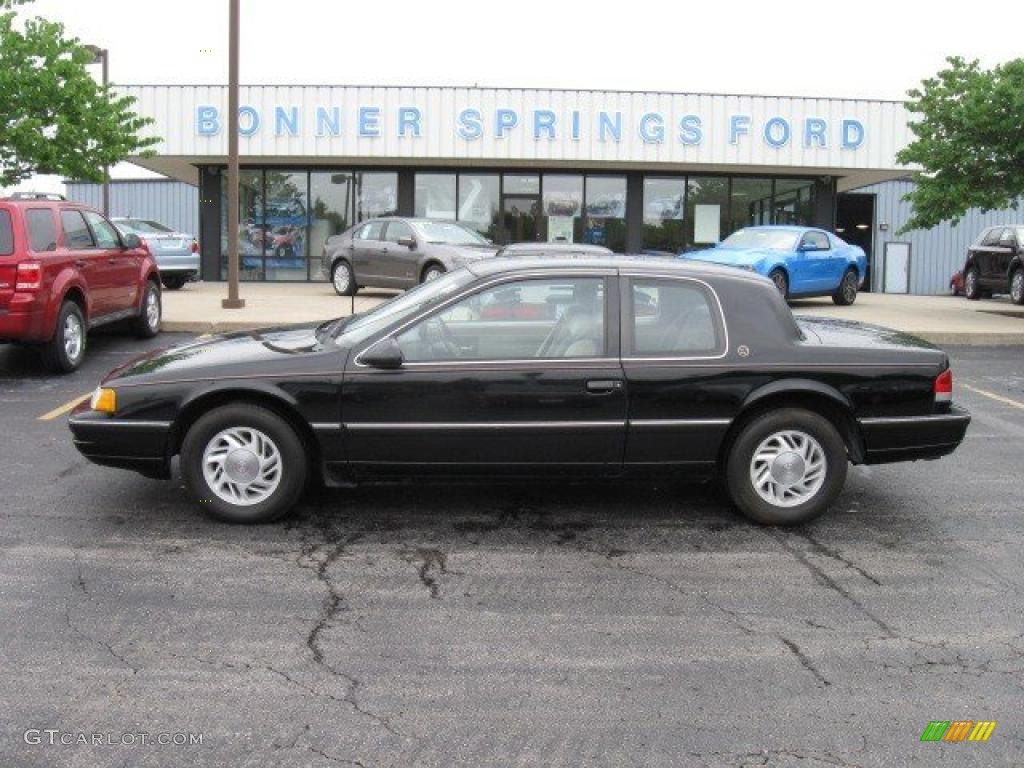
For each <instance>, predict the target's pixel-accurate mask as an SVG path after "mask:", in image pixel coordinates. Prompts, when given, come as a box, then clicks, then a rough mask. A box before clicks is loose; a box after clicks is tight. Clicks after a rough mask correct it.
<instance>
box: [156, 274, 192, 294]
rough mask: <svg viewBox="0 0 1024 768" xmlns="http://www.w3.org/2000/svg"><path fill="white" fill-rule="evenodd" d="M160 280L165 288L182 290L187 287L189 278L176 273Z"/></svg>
mask: <svg viewBox="0 0 1024 768" xmlns="http://www.w3.org/2000/svg"><path fill="white" fill-rule="evenodd" d="M160 282H161V283H163V285H164V288H165V289H167V290H168V291H180V290H181V289H182V288H184V287H185V283H187V282H188V280H187V279H186V278H184V277H181V276H180V275H174V276H171V277H161V278H160Z"/></svg>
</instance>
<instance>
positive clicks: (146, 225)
mask: <svg viewBox="0 0 1024 768" xmlns="http://www.w3.org/2000/svg"><path fill="white" fill-rule="evenodd" d="M115 223H116V224H118V225H119V226H121V227H123V228H124V229H127V230H128V231H129V232H135V233H136V234H141V235H152V234H162V233H164V232H173V231H174V230H173V229H171V228H170V227H165V226H164V225H163V224H161V223H159V222H156V221H145V220H143V219H121V220H120V221H118V222H115Z"/></svg>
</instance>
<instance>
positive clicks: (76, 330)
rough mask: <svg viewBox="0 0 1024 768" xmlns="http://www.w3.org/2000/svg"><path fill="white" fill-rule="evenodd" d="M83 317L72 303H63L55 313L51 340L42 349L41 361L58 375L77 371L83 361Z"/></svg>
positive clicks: (84, 333) (84, 343) (84, 339)
mask: <svg viewBox="0 0 1024 768" xmlns="http://www.w3.org/2000/svg"><path fill="white" fill-rule="evenodd" d="M86 338H87V335H86V327H85V317H84V316H83V315H82V310H81V308H80V307H79V306H78V305H77V304H76V303H75V302H73V301H65V302H64V303H63V304H61V306H60V312H58V313H57V327H56V328H55V329H54V331H53V338H52V339H50V341H49V342H47V343H46V345H45V346H44V347H43V361H44V362H45V363H46V366H47V367H48V368H50V369H51V370H54V371H56V372H58V373H71V372H72V371H74V370H77V369H78V367H79V366H80V365H81V364H82V360H84V359H85V345H86Z"/></svg>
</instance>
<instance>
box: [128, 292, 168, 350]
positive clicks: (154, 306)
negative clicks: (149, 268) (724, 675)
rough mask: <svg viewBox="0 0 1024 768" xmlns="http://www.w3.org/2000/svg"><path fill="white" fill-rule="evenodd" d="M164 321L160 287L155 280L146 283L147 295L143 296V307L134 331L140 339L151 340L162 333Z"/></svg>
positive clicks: (140, 309)
mask: <svg viewBox="0 0 1024 768" xmlns="http://www.w3.org/2000/svg"><path fill="white" fill-rule="evenodd" d="M162 321H163V302H162V301H161V297H160V286H159V285H157V283H156V281H155V280H148V281H147V282H146V290H145V293H143V294H142V305H141V306H140V307H139V314H138V317H136V318H135V323H134V327H133V330H134V331H135V335H136V336H138V337H139V338H140V339H151V338H153V337H154V336H156V335H157V334H158V333H160V323H161V322H162Z"/></svg>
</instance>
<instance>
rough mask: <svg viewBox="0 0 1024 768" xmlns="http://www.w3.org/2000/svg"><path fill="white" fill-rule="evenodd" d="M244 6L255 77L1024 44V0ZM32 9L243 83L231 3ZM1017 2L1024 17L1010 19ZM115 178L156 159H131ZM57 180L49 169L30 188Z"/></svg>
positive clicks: (859, 64)
mask: <svg viewBox="0 0 1024 768" xmlns="http://www.w3.org/2000/svg"><path fill="white" fill-rule="evenodd" d="M241 4H242V37H241V80H242V82H243V83H252V84H282V83H283V84H296V83H304V84H305V83H309V84H332V85H345V84H355V85H481V86H511V87H517V86H518V87H540V88H596V89H610V90H661V91H679V92H701V93H753V94H765V95H794V96H832V97H847V98H858V97H859V98H878V99H902V98H904V96H905V95H906V91H907V89H909V88H912V87H914V86H915V85H917V84H919V83H920V81H921V80H922V79H923V78H925V77H928V76H930V75H932V74H934V73H935V72H936V71H937V70H938V69H940V68H941V67H942V65H943V61H944V59H945V57H946V56H949V55H959V56H963V57H965V58H968V59H971V58H977V59H980V60H981V62H982V64H983V65H985V66H991V65H994V64H996V63H999V62H1001V61H1006V60H1009V59H1012V58H1017V57H1019V56H1021V55H1022V51H1024V45H1022V43H1021V41H1022V39H1024V38H1022V36H1021V30H1020V27H1021V25H1020V23H1019V22H1021V21H1024V11H1021V10H1019V7H1018V4H1017V2H1016V0H1002V1H1001V2H991V1H990V0H973V1H972V2H970V3H967V4H965V3H963V2H957V3H955V4H954V3H952V2H947V1H945V0H943V1H942V2H921V1H920V0H903V2H900V0H887V1H886V2H880V1H879V0H856V2H854V0H845V1H844V2H835V0H819V2H817V3H813V4H812V3H801V2H783V1H782V0H775V2H772V0H759V1H758V2H749V1H748V0H731V1H730V2H721V1H720V0H719V1H718V2H702V3H697V2H690V1H688V0H675V2H666V1H663V0H641V1H640V2H635V1H634V2H622V0H617V1H616V0H605V1H604V2H594V1H593V0H591V2H590V3H588V4H587V5H586V6H584V5H582V4H580V3H576V2H564V3H559V2H555V1H554V0H508V1H507V2H495V0H490V1H489V2H488V0H475V1H474V2H463V1H461V0H460V1H458V2H456V1H454V0H419V2H409V1H408V0H386V1H385V2H380V1H379V0H378V1H377V2H359V3H356V2H345V1H344V0H241ZM1015 8H1016V9H1018V10H1014V9H1015ZM23 13H28V14H38V15H42V16H46V17H47V18H51V19H58V20H60V21H62V22H63V23H64V24H65V26H66V27H67V31H68V33H69V34H72V35H75V36H77V37H79V38H80V39H81V40H82V41H83V42H85V43H91V44H94V45H98V46H100V47H103V48H107V49H109V51H110V77H111V80H112V81H113V82H115V83H123V84H142V83H178V84H216V83H225V82H226V81H227V23H228V21H227V15H228V0H173V2H164V1H163V0H36V2H35V3H33V4H32V5H29V6H27V9H26V10H25V11H23ZM1014 15H1015V16H1017V22H1018V23H1016V24H1015V25H1011V26H1009V27H1008V26H1004V25H1003V24H1002V23H1000V22H998V21H997V20H999V19H1003V20H1009V19H1010V17H1012V16H1014ZM95 69H96V71H97V77H98V76H99V67H96V68H95ZM114 175H115V176H116V177H124V176H135V177H139V176H143V175H144V172H143V171H141V169H137V168H136V167H135V166H127V167H120V168H118V169H117V171H116V173H115V174H114ZM54 184H56V185H57V186H59V179H57V180H54V179H43V178H37V179H33V180H32V181H31V182H29V183H28V184H26V185H22V187H32V188H35V189H42V188H44V187H45V188H47V189H51V188H53V185H54Z"/></svg>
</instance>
